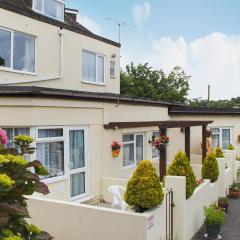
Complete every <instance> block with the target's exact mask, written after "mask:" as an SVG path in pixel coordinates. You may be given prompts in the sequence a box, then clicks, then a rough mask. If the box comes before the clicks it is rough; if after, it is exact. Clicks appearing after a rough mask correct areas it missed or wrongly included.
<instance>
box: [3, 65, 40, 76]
mask: <svg viewBox="0 0 240 240" xmlns="http://www.w3.org/2000/svg"><path fill="white" fill-rule="evenodd" d="M0 71H4V72H11V73H20V74H23V75H32V76H37V73H36V72H35V73H31V72H24V71H20V70H14V69H11V68H5V67H0Z"/></svg>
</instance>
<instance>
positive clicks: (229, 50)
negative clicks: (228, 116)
mask: <svg viewBox="0 0 240 240" xmlns="http://www.w3.org/2000/svg"><path fill="white" fill-rule="evenodd" d="M67 5H68V6H69V7H73V8H77V9H79V15H80V16H79V22H80V23H82V24H83V25H85V26H87V27H88V28H90V30H92V31H93V32H95V33H97V34H100V35H102V36H104V37H107V38H110V39H112V40H115V41H118V29H117V26H116V25H115V24H114V23H113V22H111V21H107V18H108V17H112V18H114V19H118V20H121V21H124V22H126V23H128V25H126V26H124V27H123V28H122V41H121V43H122V49H121V55H122V57H121V65H122V67H124V66H125V65H126V64H127V63H130V62H131V61H133V62H135V63H144V62H149V64H150V65H152V66H153V67H154V68H163V69H164V70H165V71H166V72H168V71H170V70H171V69H172V68H173V67H174V66H175V65H180V66H182V67H183V69H184V70H185V71H186V72H187V73H188V74H190V75H192V79H191V82H190V84H191V89H192V90H191V93H190V96H191V97H203V98H205V97H206V94H207V85H208V84H210V85H211V88H212V98H215V99H224V98H231V97H235V96H237V95H240V94H239V93H240V84H239V83H240V77H239V76H240V34H239V31H240V27H239V26H240V15H239V9H240V1H238V0H232V1H229V0H164V1H163V0H149V1H141V0H125V1H109V0H101V1H99V0H98V1H97V0H88V1H86V0H67Z"/></svg>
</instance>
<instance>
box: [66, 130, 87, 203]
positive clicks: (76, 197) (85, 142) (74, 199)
mask: <svg viewBox="0 0 240 240" xmlns="http://www.w3.org/2000/svg"><path fill="white" fill-rule="evenodd" d="M78 130H83V131H84V155H85V167H83V168H81V169H74V170H70V154H69V131H78ZM66 131H67V135H68V138H67V139H68V141H67V142H66V149H67V151H68V167H67V168H68V171H69V173H68V176H69V189H70V190H69V194H70V200H71V201H77V200H81V199H83V198H86V197H88V196H89V181H90V178H89V160H88V159H89V154H88V153H89V150H88V148H89V147H88V146H89V140H88V139H89V136H88V128H87V127H67V128H66ZM82 172H84V173H85V193H83V194H81V195H78V196H75V197H71V174H74V173H82Z"/></svg>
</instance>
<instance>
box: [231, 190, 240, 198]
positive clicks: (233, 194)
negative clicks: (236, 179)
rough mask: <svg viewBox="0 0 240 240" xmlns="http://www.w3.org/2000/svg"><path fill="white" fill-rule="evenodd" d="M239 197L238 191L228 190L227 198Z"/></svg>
mask: <svg viewBox="0 0 240 240" xmlns="http://www.w3.org/2000/svg"><path fill="white" fill-rule="evenodd" d="M239 195H240V192H238V191H233V190H230V189H229V197H230V198H238V197H239Z"/></svg>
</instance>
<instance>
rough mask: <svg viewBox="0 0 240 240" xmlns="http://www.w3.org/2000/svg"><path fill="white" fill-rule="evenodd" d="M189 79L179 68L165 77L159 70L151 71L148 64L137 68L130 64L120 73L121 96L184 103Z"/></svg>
mask: <svg viewBox="0 0 240 240" xmlns="http://www.w3.org/2000/svg"><path fill="white" fill-rule="evenodd" d="M189 79H190V76H188V75H187V74H186V73H185V72H184V71H183V70H182V69H181V68H180V67H175V68H174V69H173V70H172V71H171V72H170V73H169V74H168V75H166V74H165V73H164V71H163V70H161V69H160V70H153V68H152V67H150V66H149V65H148V63H145V64H139V65H137V66H135V65H134V64H133V63H131V65H127V66H126V71H125V72H124V71H121V94H124V95H130V96H138V97H146V98H153V99H163V100H169V101H175V102H185V101H186V100H187V96H188V91H189V90H190V88H189Z"/></svg>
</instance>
